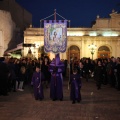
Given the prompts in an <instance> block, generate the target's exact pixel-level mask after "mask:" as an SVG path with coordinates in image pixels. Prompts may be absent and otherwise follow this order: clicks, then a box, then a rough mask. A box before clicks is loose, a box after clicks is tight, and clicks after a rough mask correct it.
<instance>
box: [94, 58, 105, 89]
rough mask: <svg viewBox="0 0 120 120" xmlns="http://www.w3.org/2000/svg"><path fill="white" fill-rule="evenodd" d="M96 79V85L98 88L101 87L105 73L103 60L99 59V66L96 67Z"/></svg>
mask: <svg viewBox="0 0 120 120" xmlns="http://www.w3.org/2000/svg"><path fill="white" fill-rule="evenodd" d="M94 73H95V76H94V77H95V80H96V86H97V89H98V90H99V89H101V85H102V83H103V75H104V68H103V66H102V62H101V60H98V61H97V66H96V68H95V72H94Z"/></svg>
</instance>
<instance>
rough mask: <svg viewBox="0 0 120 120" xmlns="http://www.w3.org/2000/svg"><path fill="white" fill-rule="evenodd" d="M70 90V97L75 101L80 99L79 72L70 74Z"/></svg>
mask: <svg viewBox="0 0 120 120" xmlns="http://www.w3.org/2000/svg"><path fill="white" fill-rule="evenodd" d="M70 83H71V90H70V99H71V100H73V101H75V100H78V101H80V100H81V93H80V89H81V78H80V75H79V74H72V75H71V76H70Z"/></svg>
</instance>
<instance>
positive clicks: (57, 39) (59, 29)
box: [44, 20, 67, 54]
mask: <svg viewBox="0 0 120 120" xmlns="http://www.w3.org/2000/svg"><path fill="white" fill-rule="evenodd" d="M66 47H67V20H64V21H63V20H49V21H48V20H44V50H45V52H53V53H55V54H58V53H60V52H62V53H63V52H65V51H66Z"/></svg>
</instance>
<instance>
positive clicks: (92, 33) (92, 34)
mask: <svg viewBox="0 0 120 120" xmlns="http://www.w3.org/2000/svg"><path fill="white" fill-rule="evenodd" d="M89 35H90V36H97V33H96V32H90V33H89Z"/></svg>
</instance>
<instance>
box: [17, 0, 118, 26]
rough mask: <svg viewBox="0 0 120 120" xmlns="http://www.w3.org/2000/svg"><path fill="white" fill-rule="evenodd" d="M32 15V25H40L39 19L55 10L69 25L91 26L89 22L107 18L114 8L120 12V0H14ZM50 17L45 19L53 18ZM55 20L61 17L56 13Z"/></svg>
mask: <svg viewBox="0 0 120 120" xmlns="http://www.w3.org/2000/svg"><path fill="white" fill-rule="evenodd" d="M16 2H18V3H19V4H20V5H21V6H22V7H24V8H25V9H26V10H28V11H29V12H30V13H31V14H32V16H33V20H32V21H33V26H34V27H40V20H41V19H44V18H46V17H48V16H50V15H52V14H54V9H56V12H57V13H58V14H59V15H61V16H62V17H64V18H65V19H67V20H70V21H71V22H70V23H71V24H70V27H91V22H92V21H95V20H96V16H97V15H99V16H100V18H108V17H109V14H110V13H111V12H112V10H113V9H114V10H115V11H117V12H119V13H120V0H16ZM53 19H54V17H50V18H48V19H46V20H53ZM57 20H63V18H61V17H59V16H58V15H57Z"/></svg>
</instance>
